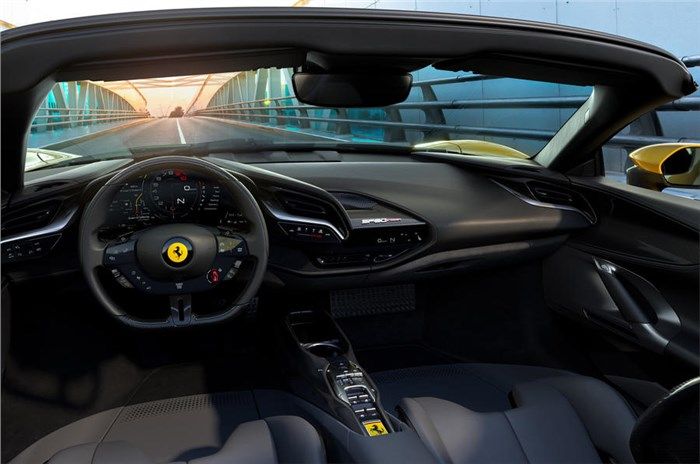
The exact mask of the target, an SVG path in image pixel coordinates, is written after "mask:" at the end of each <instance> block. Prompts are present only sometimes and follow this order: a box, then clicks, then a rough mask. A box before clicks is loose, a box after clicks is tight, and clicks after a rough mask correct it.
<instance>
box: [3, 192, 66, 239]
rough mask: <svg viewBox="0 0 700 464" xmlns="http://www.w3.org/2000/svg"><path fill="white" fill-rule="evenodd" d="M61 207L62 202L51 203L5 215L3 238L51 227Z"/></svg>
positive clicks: (32, 206)
mask: <svg viewBox="0 0 700 464" xmlns="http://www.w3.org/2000/svg"><path fill="white" fill-rule="evenodd" d="M60 206H61V202H60V201H50V202H45V203H40V204H38V205H31V206H29V207H26V208H22V209H20V210H17V211H16V212H12V213H10V214H7V215H4V216H3V218H2V236H3V237H8V236H11V235H17V234H21V233H23V232H29V231H31V230H36V229H40V228H42V227H45V226H47V225H49V224H50V223H51V221H52V220H53V218H54V217H55V216H56V213H57V212H58V209H59V207H60Z"/></svg>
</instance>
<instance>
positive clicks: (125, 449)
mask: <svg viewBox="0 0 700 464" xmlns="http://www.w3.org/2000/svg"><path fill="white" fill-rule="evenodd" d="M193 426H196V424H193ZM152 433H153V435H154V437H153V439H158V434H159V433H160V431H158V430H153V432H152ZM325 462H326V455H325V451H324V448H323V443H322V442H321V439H320V438H319V436H318V433H317V432H316V429H314V428H313V426H312V425H311V424H309V423H308V422H307V421H305V420H304V419H302V418H300V417H296V416H275V417H269V418H266V419H261V420H256V421H251V422H245V423H243V424H241V425H239V426H238V427H237V428H236V430H235V431H234V432H233V433H232V434H231V436H230V437H229V438H228V440H227V441H226V443H225V444H224V446H223V447H222V448H221V450H219V451H218V452H216V453H214V454H212V455H210V456H206V457H200V458H197V459H192V460H187V461H186V463H187V464H230V463H237V464H273V463H290V464H291V463H309V464H322V463H325ZM47 464H156V463H155V462H154V461H153V460H151V459H150V458H149V457H148V456H146V454H145V453H144V452H143V451H142V450H141V449H139V448H138V447H137V446H135V445H133V444H131V443H128V442H125V441H111V442H99V443H88V444H81V445H77V446H73V447H70V448H67V449H65V450H63V451H60V452H59V453H57V454H56V455H55V456H54V457H53V458H51V459H50V460H49V461H48V463H47ZM158 464H160V463H158ZM172 464H185V461H180V460H178V461H177V462H176V463H172Z"/></svg>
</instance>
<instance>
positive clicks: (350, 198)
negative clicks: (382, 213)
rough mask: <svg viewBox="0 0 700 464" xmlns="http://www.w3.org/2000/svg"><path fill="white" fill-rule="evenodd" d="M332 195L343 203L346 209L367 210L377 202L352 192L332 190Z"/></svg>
mask: <svg viewBox="0 0 700 464" xmlns="http://www.w3.org/2000/svg"><path fill="white" fill-rule="evenodd" d="M332 195H333V196H334V197H335V198H336V200H338V202H339V203H340V204H341V205H343V208H345V210H346V211H367V210H372V209H374V208H375V207H376V206H377V202H376V201H374V200H372V199H371V198H367V197H363V196H362V195H356V194H354V193H346V192H333V193H332Z"/></svg>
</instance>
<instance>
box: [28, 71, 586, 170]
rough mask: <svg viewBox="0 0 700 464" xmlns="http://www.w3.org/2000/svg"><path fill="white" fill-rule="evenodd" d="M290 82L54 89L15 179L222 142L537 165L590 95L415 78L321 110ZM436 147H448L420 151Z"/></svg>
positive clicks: (208, 80)
mask: <svg viewBox="0 0 700 464" xmlns="http://www.w3.org/2000/svg"><path fill="white" fill-rule="evenodd" d="M292 74H293V71H292V70H291V69H275V68H270V69H258V70H255V71H246V72H231V73H221V74H209V75H198V76H178V77H169V78H154V79H136V80H124V81H112V82H104V81H79V82H60V83H57V84H56V85H54V87H53V89H52V90H51V91H50V92H49V94H48V95H47V96H46V98H45V99H44V101H43V102H42V104H41V106H40V109H39V111H38V113H37V114H36V117H35V118H34V121H33V123H32V127H31V132H30V134H29V136H28V143H27V146H28V147H29V148H28V152H27V164H26V166H25V168H26V170H35V169H41V168H43V167H49V166H55V165H56V164H58V163H62V164H66V163H72V164H75V163H77V162H86V161H87V160H90V161H92V160H96V159H100V158H104V157H115V156H133V154H134V151H135V150H140V151H143V150H146V151H147V150H148V149H149V148H154V149H155V148H158V147H161V148H162V147H168V148H170V149H173V150H175V149H177V147H178V146H183V148H184V147H185V146H190V145H192V144H203V143H211V142H220V141H231V140H235V141H240V142H242V143H243V142H244V143H245V145H243V146H244V148H247V149H249V150H251V151H254V150H255V147H264V148H265V149H270V147H277V146H278V147H279V148H280V149H284V147H285V146H292V145H294V144H300V143H301V144H308V143H316V142H318V143H322V144H324V146H329V145H330V146H331V147H332V146H333V145H334V144H338V145H340V144H347V143H355V144H356V143H372V144H383V145H398V146H406V147H414V146H416V145H419V147H421V149H434V150H442V151H456V152H460V153H463V154H465V155H483V154H487V155H488V154H490V155H494V156H515V157H523V158H524V157H529V156H532V155H534V154H536V153H537V152H538V151H539V150H540V149H541V148H542V147H543V146H544V145H545V144H546V143H547V142H548V141H549V140H550V139H551V138H552V136H553V135H554V133H555V132H556V131H557V130H559V128H560V127H561V126H562V125H563V124H564V123H565V122H566V121H567V119H569V117H570V116H571V115H572V114H573V112H574V111H576V109H577V108H578V107H579V106H580V105H581V104H583V102H584V101H585V100H586V99H587V98H588V97H589V95H590V93H591V88H590V87H578V86H571V85H562V84H553V83H547V82H537V81H527V80H519V79H511V78H499V77H496V76H483V75H476V74H471V73H464V72H447V71H440V70H436V69H434V68H425V69H421V70H419V71H416V72H414V73H412V74H413V86H412V88H411V92H410V95H409V97H408V99H407V100H406V101H405V102H403V103H399V104H396V105H392V106H388V107H384V108H371V109H352V108H319V107H314V106H309V105H304V104H301V103H299V101H298V100H297V99H296V98H295V96H294V92H293V90H292V85H291V76H292ZM440 141H442V142H446V141H449V143H443V144H429V145H420V144H425V143H426V142H440ZM470 141H485V142H490V143H492V144H497V148H498V149H494V148H492V147H491V145H488V144H481V145H478V146H477V145H474V144H473V142H470ZM470 143H471V144H470ZM484 145H487V149H484ZM493 147H496V145H493ZM368 150H369V147H368ZM370 151H371V150H370ZM80 158H83V159H82V160H81V159H80Z"/></svg>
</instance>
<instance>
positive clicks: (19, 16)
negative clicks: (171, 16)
mask: <svg viewBox="0 0 700 464" xmlns="http://www.w3.org/2000/svg"><path fill="white" fill-rule="evenodd" d="M294 3H295V0H3V1H1V2H0V20H2V21H5V22H7V23H10V24H12V25H14V26H24V25H26V24H33V23H39V22H44V21H52V20H56V19H66V18H75V17H78V16H91V15H99V14H109V13H121V12H125V11H148V10H168V9H181V8H216V7H219V8H223V7H236V6H291V5H293V4H294Z"/></svg>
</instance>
